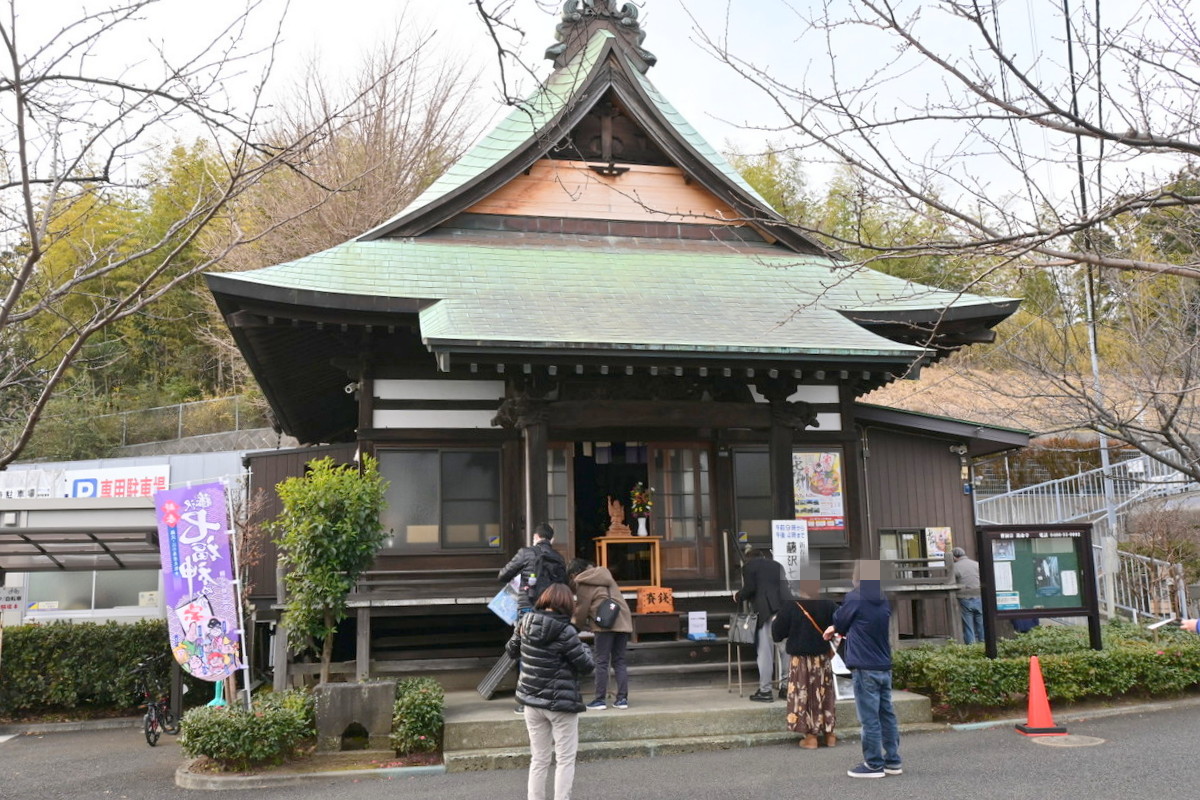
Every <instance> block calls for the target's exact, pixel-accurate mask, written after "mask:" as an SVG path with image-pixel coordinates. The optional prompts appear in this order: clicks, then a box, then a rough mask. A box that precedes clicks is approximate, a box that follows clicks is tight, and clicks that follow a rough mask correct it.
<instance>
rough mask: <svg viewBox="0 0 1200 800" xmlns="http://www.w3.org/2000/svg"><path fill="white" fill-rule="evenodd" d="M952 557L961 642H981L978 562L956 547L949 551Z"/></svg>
mask: <svg viewBox="0 0 1200 800" xmlns="http://www.w3.org/2000/svg"><path fill="white" fill-rule="evenodd" d="M950 555H951V556H953V557H954V583H955V585H956V586H957V587H958V610H959V612H960V613H961V615H962V626H963V643H964V644H972V643H974V642H982V641H983V638H984V635H983V598H982V597H981V592H980V584H979V562H977V561H975V560H974V559H971V558H967V551H966V550H963V549H962V548H961V547H956V548H954V549H953V550H951V551H950Z"/></svg>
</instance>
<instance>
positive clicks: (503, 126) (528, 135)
mask: <svg viewBox="0 0 1200 800" xmlns="http://www.w3.org/2000/svg"><path fill="white" fill-rule="evenodd" d="M614 38H615V36H614V35H613V33H612V32H611V31H605V30H601V31H598V32H597V33H596V35H595V36H593V37H592V39H591V41H590V42H588V45H587V47H585V48H583V49H582V50H580V51H579V53H578V54H577V55H576V56H575V58H574V59H572V60H571V63H569V64H568V65H567V66H565V67H563V68H562V69H560V70H556V71H555V72H554V73H553V74H551V75H550V77H549V78H547V79H546V82H545V83H544V84H542V86H541V88H539V89H538V91H537V92H536V93H535V94H534V95H533V97H531V98H530V99H529V100H527V101H525V102H523V103H521V104H519V105H517V106H516V107H514V108H513V110H512V111H511V112H510V113H509V114H508V116H507V117H505V118H504V120H503V121H501V122H500V124H499V125H497V126H496V127H495V128H493V129H492V130H491V131H490V132H489V133H488V134H487V135H486V136H484V137H483V139H481V140H480V141H479V143H478V144H476V145H475V146H474V147H473V148H471V149H470V150H469V151H467V154H466V155H465V156H463V157H462V158H460V159H459V160H458V161H456V162H454V164H452V165H451V166H450V168H449V169H447V170H446V171H445V172H444V173H442V176H441V177H440V178H438V179H437V180H436V181H434V182H433V183H432V184H430V186H429V188H427V189H426V190H425V191H424V192H422V193H421V194H420V195H418V196H417V198H416V199H415V200H413V201H412V202H411V203H409V204H408V206H407V207H406V208H405V209H404V210H403V211H401V212H400V213H399V214H397V215H396V216H394V217H392V219H390V220H388V221H387V222H385V223H383V224H382V225H380V226H379V229H384V228H388V227H390V226H391V225H392V224H393V223H394V222H396V221H397V220H400V219H403V218H404V217H407V216H408V215H410V214H412V213H413V212H414V211H418V210H420V209H422V208H424V207H426V206H428V205H431V204H432V203H434V202H436V201H437V200H440V199H441V198H443V197H445V196H446V195H448V194H450V193H451V192H453V191H454V190H456V189H458V188H460V187H463V186H466V185H467V184H469V183H471V182H473V181H474V180H475V179H477V178H479V177H480V176H482V175H484V174H485V173H486V172H487V171H488V170H490V169H492V168H493V167H495V166H496V165H498V164H499V163H500V162H501V161H503V160H504V158H505V157H506V156H508V155H510V154H511V153H513V152H514V151H515V150H517V149H518V148H520V147H521V146H522V145H524V144H526V143H528V142H529V141H530V140H532V139H533V138H534V137H535V136H537V134H538V133H539V132H540V131H541V130H542V129H543V128H544V127H546V125H548V124H549V123H550V122H551V121H552V120H553V119H554V118H555V117H556V116H558V115H559V114H560V113H562V111H563V109H565V108H566V107H567V105H568V103H569V102H570V100H571V98H572V97H574V96H575V93H576V92H577V91H578V90H579V88H580V87H581V86H583V84H584V83H586V82H587V77H588V75H589V74H590V73H591V71H592V69H593V68H595V66H596V64H597V62H598V61H599V60H600V55H601V54H602V53H603V52H604V46H605V45H606V44H607V43H608V42H609V41H610V40H612V39H614ZM546 144H547V147H549V146H550V145H551V144H554V142H547V143H546ZM365 235H366V236H370V235H371V232H368V233H367V234H365Z"/></svg>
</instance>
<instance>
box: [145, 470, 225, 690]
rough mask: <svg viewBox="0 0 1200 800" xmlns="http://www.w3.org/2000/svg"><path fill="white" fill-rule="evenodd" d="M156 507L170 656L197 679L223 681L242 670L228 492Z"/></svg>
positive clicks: (176, 494)
mask: <svg viewBox="0 0 1200 800" xmlns="http://www.w3.org/2000/svg"><path fill="white" fill-rule="evenodd" d="M154 507H155V511H156V514H157V518H158V546H159V551H160V554H161V556H162V575H163V600H164V603H165V605H166V609H167V625H168V630H169V634H170V637H171V652H172V653H173V654H174V656H175V660H176V661H178V662H179V664H180V666H182V667H183V669H184V670H186V671H187V672H189V673H191V674H192V675H194V676H196V677H197V678H202V679H204V680H207V681H219V680H223V679H224V678H227V677H229V676H230V675H232V674H233V673H234V672H235V671H236V670H238V669H240V668H241V667H242V664H241V663H240V662H241V656H240V636H239V634H238V607H237V604H238V592H237V585H236V584H235V583H234V581H235V578H236V574H235V571H234V567H233V560H232V558H231V554H230V550H229V519H228V512H227V511H226V504H225V487H224V486H222V485H221V484H219V483H209V484H204V485H203V486H193V487H190V488H187V489H171V490H167V491H162V492H156V493H155V495H154Z"/></svg>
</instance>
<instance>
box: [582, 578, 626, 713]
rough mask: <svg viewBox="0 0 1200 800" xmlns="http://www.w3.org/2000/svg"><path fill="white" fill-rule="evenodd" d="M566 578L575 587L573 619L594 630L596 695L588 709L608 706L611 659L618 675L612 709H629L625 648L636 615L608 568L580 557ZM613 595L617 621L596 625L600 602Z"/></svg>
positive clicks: (592, 709) (614, 672)
mask: <svg viewBox="0 0 1200 800" xmlns="http://www.w3.org/2000/svg"><path fill="white" fill-rule="evenodd" d="M567 579H568V581H569V582H570V584H571V586H572V587H573V588H574V589H575V598H576V599H575V616H574V617H573V618H572V622H574V623H575V627H577V628H579V630H581V631H587V630H590V631H594V632H595V636H596V638H595V653H594V655H595V658H596V696H595V699H594V700H592V702H590V703H588V706H587V707H588V710H589V711H598V710H601V709H605V708H608V665H609V662H610V661H611V662H612V669H613V674H614V675H615V676H616V678H617V694H616V697H615V698H614V700H613V708H620V709H625V708H629V670H628V669H627V668H626V666H625V648H626V645H628V644H629V636H630V634H632V633H633V615H632V614H630V613H629V604H628V603H626V602H625V598H624V597H622V596H621V587H619V586H617V582H616V581H615V580H614V579H613V576H612V573H611V572H609V571H608V569H607V568H605V567H597V566H594V565H593V564H592V563H591V562H590V561H584V560H583V559H582V558H577V559H575V560H574V561H572V562H571V563H570V564H568V565H567ZM609 598H612V599H613V601H615V602H616V604H617V606H618V613H617V621H616V622H614V623H613V625H612V627H611V628H601V627H599V626H597V625H596V624H595V619H596V612H597V611H598V610H599V608H600V604H601V603H602V602H604V601H605V600H607V599H609Z"/></svg>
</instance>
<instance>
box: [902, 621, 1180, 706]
mask: <svg viewBox="0 0 1200 800" xmlns="http://www.w3.org/2000/svg"><path fill="white" fill-rule="evenodd" d="M1103 643H1104V649H1103V650H1100V651H1096V650H1092V649H1090V648H1089V646H1088V638H1087V631H1086V629H1084V628H1081V627H1073V626H1071V627H1068V626H1057V625H1054V626H1052V625H1045V626H1042V627H1040V628H1035V629H1034V630H1033V631H1031V632H1029V633H1027V634H1024V635H1022V636H1019V637H1017V638H1015V639H1010V640H1005V641H1002V642H1000V643H998V645H997V656H998V657H997V658H995V659H988V658H986V657H985V656H984V652H983V645H980V644H975V645H948V646H946V647H942V648H937V649H934V648H927V647H926V648H916V649H913V650H902V651H899V652H897V653H896V658H895V666H894V677H895V681H896V685H897V686H898V687H902V688H905V689H909V690H911V691H914V692H918V693H920V694H924V695H928V696H929V697H930V698H931V699H932V700H933V703H934V705H935V706H939V707H942V708H944V709H946V710H947V711H948V712H949V713H950V714H951V715H955V714H957V715H960V716H962V715H967V714H970V713H971V712H973V711H978V710H986V709H997V708H1005V707H1019V706H1020V704H1021V703H1023V702H1024V699H1025V696H1026V693H1027V691H1028V688H1029V657H1030V656H1033V655H1036V656H1038V661H1039V663H1040V665H1041V670H1042V677H1043V679H1044V680H1045V683H1046V694H1047V696H1048V697H1049V699H1050V700H1051V701H1058V702H1075V701H1077V700H1085V699H1092V698H1116V697H1121V696H1124V695H1140V696H1149V697H1155V696H1162V695H1172V694H1178V693H1179V692H1182V691H1186V690H1189V689H1194V688H1197V687H1200V637H1197V636H1196V635H1195V634H1191V633H1183V632H1180V631H1168V632H1163V633H1160V634H1159V635H1158V636H1157V637H1155V635H1154V634H1153V633H1150V632H1149V631H1146V630H1145V629H1143V628H1138V627H1137V626H1134V625H1131V624H1128V623H1122V622H1114V623H1111V624H1109V625H1106V626H1105V628H1104V631H1103Z"/></svg>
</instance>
